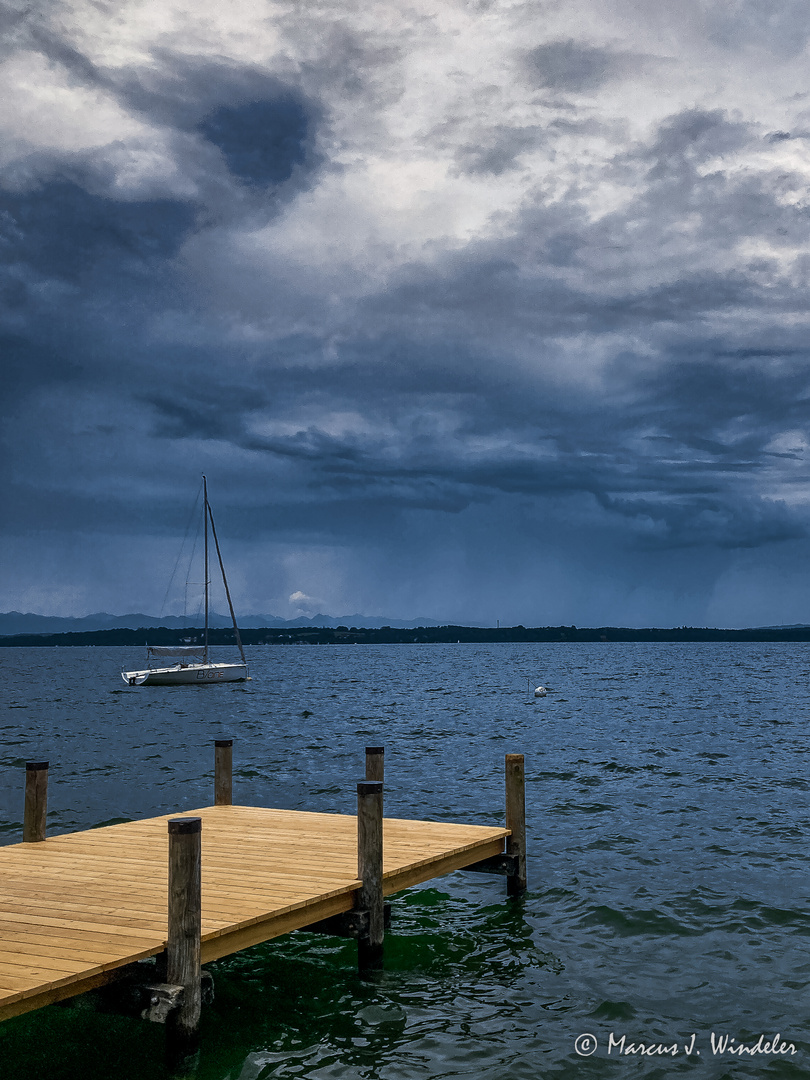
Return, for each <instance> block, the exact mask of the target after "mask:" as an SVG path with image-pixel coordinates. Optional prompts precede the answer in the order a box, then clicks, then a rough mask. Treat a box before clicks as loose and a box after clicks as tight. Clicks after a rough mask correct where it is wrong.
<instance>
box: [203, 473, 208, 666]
mask: <svg viewBox="0 0 810 1080" xmlns="http://www.w3.org/2000/svg"><path fill="white" fill-rule="evenodd" d="M202 479H203V518H204V524H205V555H204V562H205V566H204V567H203V574H204V580H205V656H204V658H203V663H205V664H207V663H208V515H209V513H210V510H209V507H208V481H207V480H206V479H205V475H203V478H202Z"/></svg>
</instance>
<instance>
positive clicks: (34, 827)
mask: <svg viewBox="0 0 810 1080" xmlns="http://www.w3.org/2000/svg"><path fill="white" fill-rule="evenodd" d="M47 812H48V762H47V761H29V762H26V766H25V810H24V813H23V843H26V844H32V843H36V842H37V841H38V840H44V839H45V818H46V815H47Z"/></svg>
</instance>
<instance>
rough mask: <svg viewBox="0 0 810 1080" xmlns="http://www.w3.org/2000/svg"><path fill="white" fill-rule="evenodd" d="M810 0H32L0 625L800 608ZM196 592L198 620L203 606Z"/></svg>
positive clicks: (805, 588) (0, 159) (2, 106)
mask: <svg viewBox="0 0 810 1080" xmlns="http://www.w3.org/2000/svg"><path fill="white" fill-rule="evenodd" d="M809 38H810V7H808V5H807V4H806V3H804V2H799V0H772V2H771V3H767V4H766V3H763V2H762V0H736V2H735V3H733V4H730V3H728V2H727V0H692V2H690V0H681V2H680V3H678V4H663V3H657V4H640V3H638V2H637V0H611V2H608V3H604V2H602V0H600V2H596V0H592V2H589V0H566V2H565V3H561V2H557V0H554V2H543V0H531V2H530V3H522V2H514V3H511V2H507V0H500V2H499V0H493V2H488V0H478V2H476V0H466V2H464V0H424V2H420V0H417V2H411V3H408V2H407V0H405V2H403V3H399V2H398V3H386V2H380V3H374V2H373V0H371V2H369V0H364V2H362V3H361V2H355V0H337V2H334V3H319V2H318V0H293V2H285V3H283V4H277V5H276V4H273V3H269V2H267V0H229V2H228V3H226V4H223V3H221V2H217V3H214V2H213V0H193V2H192V0H114V2H108V0H71V2H60V0H47V2H43V0H34V2H33V3H31V2H29V0H13V2H12V3H10V4H8V5H7V6H6V7H5V8H4V15H3V24H2V40H3V42H4V45H3V52H2V55H0V125H1V126H2V131H0V259H1V260H2V267H1V268H0V273H2V278H0V310H1V311H2V328H1V332H2V356H3V360H2V370H3V388H2V395H0V401H2V410H3V429H2V439H3V443H2V447H3V462H4V464H3V469H2V491H1V492H0V497H2V513H1V514H0V522H1V525H2V530H3V534H2V539H1V540H0V558H1V559H2V572H1V573H0V610H11V609H17V610H22V611H33V612H40V613H46V614H59V615H83V614H86V613H88V612H91V611H98V610H107V611H111V612H114V613H124V612H127V611H133V610H135V611H145V612H148V613H152V614H159V613H161V606H162V604H163V600H164V595H165V592H166V586H167V583H168V579H169V575H170V573H171V570H172V567H173V565H174V561H175V559H176V556H177V553H178V549H179V543H180V539H181V538H182V535H183V532H184V529H185V527H186V522H187V519H188V515H189V512H190V509H191V506H192V504H193V502H194V498H195V495H196V492H197V489H198V486H199V481H200V475H201V473H203V472H205V473H206V474H207V476H208V480H209V485H210V491H211V498H212V502H213V506H214V512H215V515H216V520H217V526H218V529H219V532H220V541H221V543H222V547H223V551H224V555H225V559H226V563H227V565H228V568H229V571H230V577H231V578H232V587H233V591H234V599H235V603H236V607H237V611H238V612H241V613H244V614H250V613H258V612H265V613H275V614H277V615H280V616H283V617H286V618H290V617H295V616H297V615H300V614H306V615H311V614H314V613H316V612H318V611H322V612H325V613H327V614H330V615H337V616H340V615H343V614H350V613H355V612H360V613H364V614H367V615H384V616H390V617H392V618H411V617H416V616H427V617H431V618H434V619H438V620H440V621H460V622H474V623H482V624H494V623H495V621H496V620H500V622H501V624H507V623H523V624H525V625H546V624H559V623H576V624H578V625H602V624H620V625H666V626H669V625H680V624H688V625H705V624H708V625H724V626H744V625H762V624H775V623H793V622H810V539H808V526H809V525H810V488H808V452H809V451H808V419H809V418H810V406H809V405H808V401H809V400H810V368H808V359H809V358H810V338H809V337H808V328H809V325H810V291H808V278H810V193H808V178H810V154H809V153H808V148H810V62H809V59H808V39H809ZM174 613H177V608H176V606H175V608H174Z"/></svg>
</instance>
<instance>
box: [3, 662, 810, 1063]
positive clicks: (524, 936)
mask: <svg viewBox="0 0 810 1080" xmlns="http://www.w3.org/2000/svg"><path fill="white" fill-rule="evenodd" d="M141 660H142V656H141V653H140V651H138V650H126V649H41V650H38V649H4V650H2V651H0V665H2V667H1V669H0V671H1V677H2V684H1V685H2V702H0V727H1V728H2V761H0V785H1V790H2V795H1V797H0V836H1V837H2V840H3V841H4V842H6V843H13V842H15V841H17V840H18V839H19V838H20V830H21V817H22V789H23V780H24V778H23V772H24V763H25V761H26V760H39V759H42V760H45V759H47V760H49V761H50V763H51V778H50V792H49V806H50V808H51V809H50V813H49V829H50V830H51V831H68V830H73V829H80V828H88V827H91V826H94V825H98V824H101V823H103V822H109V821H115V820H121V819H127V818H137V817H142V816H147V815H153V814H158V813H167V812H172V811H183V810H187V809H190V808H193V807H196V806H200V805H205V804H208V803H210V802H212V801H213V798H212V776H211V773H212V764H213V751H212V743H213V740H214V739H215V738H217V737H221V736H223V735H226V736H233V737H234V738H235V740H236V742H235V746H234V785H235V791H234V798H235V801H237V802H241V803H246V804H255V805H267V806H279V807H289V808H293V809H312V810H322V811H340V812H345V813H352V812H353V807H354V802H355V781H356V780H357V779H358V778H359V777H360V775H361V773H362V769H363V748H364V746H365V745H366V744H367V743H369V744H371V743H377V742H380V743H384V744H385V747H386V813H388V814H389V815H391V816H398V817H424V818H434V819H438V820H448V821H454V820H457V821H465V822H470V823H479V824H491V823H499V822H500V821H501V820H502V814H503V809H502V807H503V758H504V754H505V753H509V752H523V753H524V754H525V755H526V769H527V813H528V827H529V850H530V862H529V886H530V887H529V892H528V894H527V895H526V896H525V898H523V899H520V900H507V898H506V897H505V895H504V890H503V882H502V881H501V879H497V878H488V877H483V876H478V875H466V874H454V875H450V876H448V877H445V878H441V879H438V880H435V881H433V882H430V883H427V884H426V885H424V886H420V887H417V888H414V889H411V890H409V891H408V892H406V893H403V894H400V896H399V897H398V898H396V899H395V901H394V924H393V928H392V931H391V933H390V934H389V936H388V937H387V939H386V971H385V972H384V973H383V974H382V975H381V976H380V977H379V979H377V980H374V981H371V982H361V981H360V980H359V979H358V977H357V975H356V971H355V966H356V951H355V947H354V946H353V944H352V943H350V942H343V941H339V940H336V939H328V938H327V939H324V938H315V937H313V936H310V935H305V934H293V935H290V936H288V937H287V938H282V939H278V940H276V941H273V942H269V943H267V944H266V945H264V946H260V947H258V948H255V949H252V950H250V951H248V952H245V953H243V954H241V955H239V956H237V957H233V958H231V959H228V960H225V961H221V962H219V963H217V964H215V965H213V970H214V975H215V980H216V986H217V998H216V1001H215V1003H214V1004H213V1005H212V1006H210V1007H208V1010H207V1012H205V1014H204V1019H203V1031H202V1040H203V1041H202V1050H201V1055H200V1060H199V1065H198V1068H197V1072H196V1076H197V1077H198V1080H269V1078H271V1077H273V1078H276V1077H278V1078H282V1077H283V1078H287V1077H304V1078H311V1080H338V1078H355V1077H356V1078H379V1080H400V1078H401V1080H406V1078H407V1080H421V1078H425V1080H428V1078H436V1077H480V1078H482V1080H523V1078H526V1080H529V1078H531V1080H536V1078H540V1077H543V1078H545V1077H552V1078H558V1077H559V1078H569V1077H613V1076H616V1077H619V1076H622V1077H623V1076H627V1075H631V1074H632V1076H633V1077H634V1078H644V1080H652V1078H653V1077H664V1076H670V1075H680V1074H681V1073H684V1074H687V1073H688V1074H690V1075H694V1076H698V1077H700V1078H701V1080H702V1078H707V1080H708V1078H712V1080H713V1078H715V1077H716V1078H720V1077H725V1076H728V1077H749V1076H750V1077H754V1076H765V1077H810V988H809V987H808V984H810V809H808V787H809V782H808V778H809V777H810V756H808V755H809V754H810V695H808V675H809V674H810V654H808V652H807V646H805V645H800V644H775V645H770V644H769V645H759V644H750V645H749V644H725V643H723V644H704V645H691V644H689V645H682V644H667V645H653V644H610V643H604V644H576V645H573V644H571V645H566V644H555V645H483V646H473V645H457V646H440V645H436V646H433V645H430V646H416V645H414V646H412V647H411V646H345V647H335V646H333V647H292V646H288V647H278V646H276V647H269V648H264V649H254V650H253V652H252V656H251V657H250V660H251V669H252V675H253V680H252V681H251V682H249V683H246V684H232V685H226V686H216V687H206V688H202V687H193V686H192V687H138V688H128V687H126V686H124V684H123V683H122V682H121V681H120V676H119V675H118V671H119V670H120V668H121V667H122V666H130V667H131V666H137V665H139V664H140V662H141ZM540 682H542V683H544V684H546V685H547V686H549V687H550V688H551V692H550V693H549V695H548V697H546V698H541V699H535V698H534V697H533V696H530V694H529V693H528V692H527V686H529V685H530V686H531V687H532V688H533V687H534V686H535V685H536V684H537V683H540ZM0 888H2V883H0ZM583 1033H590V1034H592V1035H594V1036H595V1037H596V1039H597V1042H598V1046H597V1048H596V1050H595V1051H594V1052H593V1053H592V1054H591V1055H590V1056H587V1057H585V1056H579V1055H578V1054H577V1053H576V1050H575V1040H576V1039H577V1037H578V1036H580V1035H582V1034H583ZM693 1034H694V1036H695V1041H694V1048H695V1050H699V1051H700V1055H699V1056H698V1055H697V1054H693V1055H692V1056H687V1054H686V1052H685V1049H684V1044H687V1045H688V1044H689V1043H690V1041H691V1038H692V1035H693ZM712 1034H714V1036H715V1040H716V1039H717V1038H718V1036H719V1037H723V1036H729V1037H732V1038H733V1040H735V1041H736V1044H739V1043H742V1044H744V1045H746V1046H749V1047H752V1046H753V1045H754V1044H755V1043H756V1041H757V1039H758V1038H759V1036H760V1035H764V1036H765V1037H766V1039H767V1040H769V1041H770V1040H772V1039H773V1037H774V1036H775V1035H777V1034H780V1035H781V1037H782V1039H783V1040H784V1042H785V1043H786V1044H787V1043H791V1044H792V1045H793V1046H794V1047H795V1051H796V1052H795V1053H794V1054H791V1053H788V1054H773V1053H771V1052H768V1053H761V1054H758V1055H748V1056H745V1057H743V1058H739V1057H737V1056H736V1055H733V1054H730V1053H728V1051H727V1052H726V1053H725V1054H720V1053H713V1052H712V1043H711V1038H712ZM622 1036H625V1042H624V1043H623V1044H621V1043H620V1039H621V1037H622ZM161 1038H162V1031H161V1029H160V1028H159V1027H158V1026H157V1025H149V1024H146V1023H143V1022H141V1021H136V1020H128V1019H123V1018H115V1017H110V1016H104V1015H100V1014H98V1013H95V1012H93V1011H92V1010H91V1009H90V1008H89V1007H88V1008H86V1009H80V1010H67V1009H60V1008H55V1007H53V1008H48V1009H44V1010H41V1011H40V1012H39V1013H35V1014H31V1015H29V1016H25V1017H20V1018H18V1019H16V1020H12V1021H8V1022H6V1023H5V1024H3V1025H0V1077H2V1080H18V1078H19V1080H22V1078H23V1077H25V1078H29V1077H34V1076H36V1077H47V1078H51V1077H53V1078H54V1080H79V1078H82V1080H84V1078H87V1080H107V1078H108V1077H111V1076H115V1077H116V1078H121V1080H153V1078H154V1080H163V1078H164V1077H165V1076H166V1075H167V1074H166V1071H165V1067H164V1065H163V1062H162V1056H161V1052H160V1046H161ZM611 1039H612V1042H611ZM617 1044H618V1045H617ZM639 1044H644V1045H645V1046H647V1047H651V1046H655V1045H656V1044H658V1045H660V1046H662V1047H670V1046H672V1045H673V1044H675V1047H676V1049H677V1054H675V1055H674V1056H673V1055H671V1054H669V1053H667V1054H660V1053H659V1054H656V1055H654V1056H648V1055H642V1054H641V1053H640V1052H638V1051H637V1048H638V1046H639ZM731 1045H732V1046H733V1045H735V1043H732V1044H731ZM580 1046H583V1044H580ZM622 1046H623V1047H624V1049H625V1050H627V1049H628V1047H630V1046H633V1047H634V1048H636V1052H635V1053H625V1054H624V1055H622V1053H621V1047H622ZM585 1048H590V1047H587V1046H585ZM609 1050H610V1052H608V1051H609Z"/></svg>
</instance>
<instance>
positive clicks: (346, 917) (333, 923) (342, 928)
mask: <svg viewBox="0 0 810 1080" xmlns="http://www.w3.org/2000/svg"><path fill="white" fill-rule="evenodd" d="M390 926H391V905H390V904H383V928H384V929H385V930H388V929H389V927H390ZM302 930H303V931H304V932H305V933H307V934H328V935H329V937H342V938H354V939H355V940H359V939H360V938H361V937H364V936H366V935H367V934H368V912H367V911H360V910H359V909H356V910H354V911H343V912H341V914H340V915H330V917H329V918H328V919H321V921H320V922H316V923H312V924H311V925H310V926H304V927H302Z"/></svg>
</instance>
